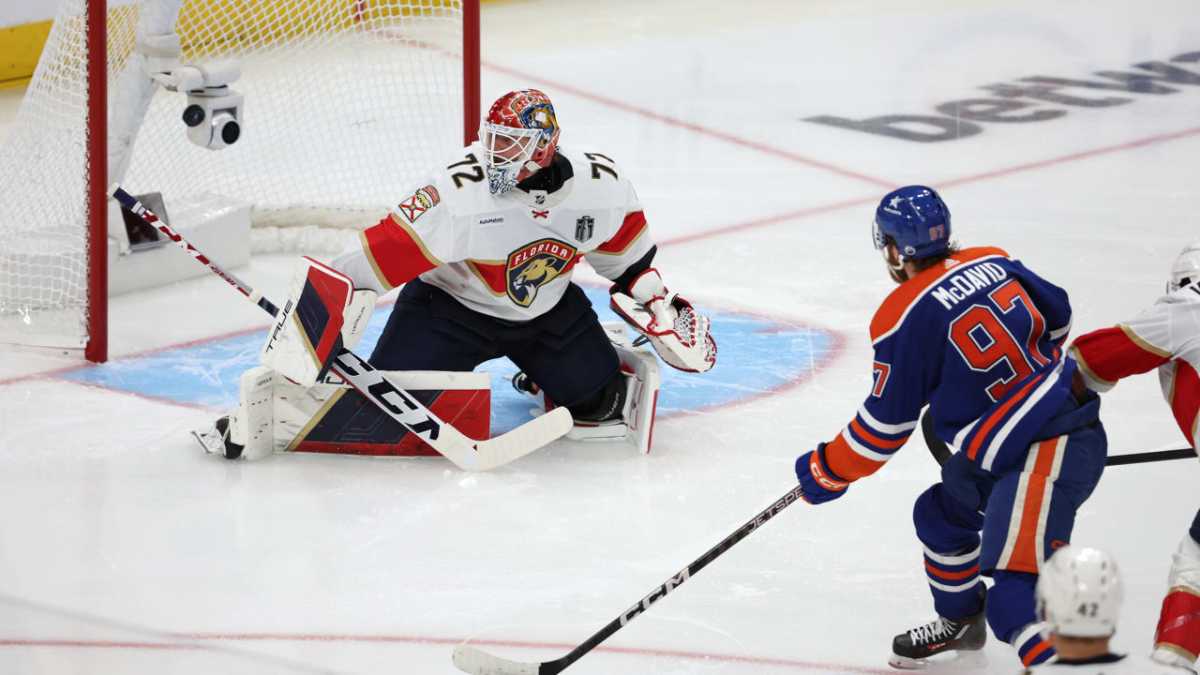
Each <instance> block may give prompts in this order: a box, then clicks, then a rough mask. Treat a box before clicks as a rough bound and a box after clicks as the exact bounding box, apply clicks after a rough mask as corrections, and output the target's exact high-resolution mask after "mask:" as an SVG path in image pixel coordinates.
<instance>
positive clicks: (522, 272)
mask: <svg viewBox="0 0 1200 675" xmlns="http://www.w3.org/2000/svg"><path fill="white" fill-rule="evenodd" d="M575 254H576V250H575V248H574V247H573V246H570V245H568V244H564V243H563V242H561V241H558V240H557V239H539V240H538V241H535V242H533V243H532V244H528V245H526V246H522V247H521V248H519V249H517V250H516V251H513V252H512V253H511V254H509V256H508V265H507V266H506V270H507V275H508V297H509V298H510V299H511V300H512V301H513V302H515V303H517V304H518V305H520V306H522V307H528V306H530V305H532V304H533V300H534V298H536V297H537V292H538V289H539V288H541V287H542V286H545V285H546V284H548V283H550V282H551V281H554V280H555V279H557V278H558V277H559V275H561V274H563V273H564V272H567V271H568V270H569V269H570V266H571V263H572V261H574V260H575Z"/></svg>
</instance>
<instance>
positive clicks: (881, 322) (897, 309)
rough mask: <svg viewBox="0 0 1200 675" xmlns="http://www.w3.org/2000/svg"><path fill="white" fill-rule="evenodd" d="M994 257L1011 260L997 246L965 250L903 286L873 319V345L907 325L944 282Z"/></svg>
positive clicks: (886, 301)
mask: <svg viewBox="0 0 1200 675" xmlns="http://www.w3.org/2000/svg"><path fill="white" fill-rule="evenodd" d="M992 257H997V258H1007V257H1008V253H1007V252H1005V251H1004V249H1000V248H996V247H994V246H979V247H976V248H968V249H964V250H962V251H959V252H958V253H955V254H954V255H952V256H950V257H949V258H947V259H946V260H945V261H944V262H941V263H938V264H936V265H934V266H933V267H930V268H929V269H927V270H925V271H923V272H921V273H919V274H917V276H915V277H913V278H912V279H909V280H908V281H905V282H904V283H902V284H900V286H899V288H897V289H896V290H894V291H892V292H891V293H890V294H889V295H888V296H887V298H885V299H884V301H883V304H882V305H880V306H879V309H878V310H876V312H875V316H874V318H872V319H871V342H878V341H879V340H881V339H882V338H884V337H887V335H888V334H889V333H891V332H892V331H893V330H895V329H896V328H898V327H899V326H900V324H901V323H903V322H904V317H906V316H907V315H908V312H909V310H910V309H912V308H913V307H914V306H915V305H916V304H917V302H918V301H919V300H920V299H921V298H922V297H924V296H925V293H926V292H927V291H928V290H929V289H930V288H932V287H933V286H936V285H937V284H938V282H940V281H941V280H942V279H943V278H945V277H948V276H950V275H951V274H954V273H955V272H957V271H958V270H959V268H961V267H962V266H963V265H964V264H966V263H971V262H976V261H978V260H983V259H984V258H992ZM946 265H950V267H946Z"/></svg>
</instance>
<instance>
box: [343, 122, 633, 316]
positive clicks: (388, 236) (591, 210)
mask: <svg viewBox="0 0 1200 675" xmlns="http://www.w3.org/2000/svg"><path fill="white" fill-rule="evenodd" d="M483 157H484V153H483V148H482V147H481V146H480V145H478V144H477V143H476V144H472V145H470V146H467V147H466V148H465V149H464V150H463V153H462V154H461V155H459V156H458V157H457V158H456V159H454V160H452V161H450V162H448V163H447V165H446V167H445V168H444V169H442V170H440V171H438V172H437V173H435V174H434V175H432V176H430V177H429V178H428V180H426V181H423V182H422V184H421V185H420V186H419V187H417V188H416V189H414V190H413V191H412V192H411V193H408V195H407V196H406V197H405V198H404V200H403V201H401V202H400V203H399V204H397V205H396V206H395V207H394V208H393V209H392V210H391V213H390V214H389V215H388V217H386V218H384V219H383V220H382V221H380V222H379V223H378V224H377V225H374V226H373V227H370V228H368V229H367V230H365V231H364V232H363V234H362V236H361V237H360V244H361V246H360V247H359V248H357V249H354V250H351V251H348V252H346V253H343V254H342V255H340V256H338V257H337V258H336V259H334V260H333V261H332V262H331V265H332V266H333V267H334V268H336V269H338V270H340V271H341V272H343V273H345V274H346V275H347V276H349V277H350V278H351V279H352V280H353V281H354V283H355V286H356V287H359V288H371V289H374V290H376V291H379V292H384V291H387V290H390V289H392V288H395V287H397V286H400V285H402V284H404V283H405V282H407V281H410V280H411V279H414V278H416V277H418V276H419V277H420V278H421V280H423V281H425V282H427V283H429V284H432V285H433V286H436V287H438V288H440V289H442V290H444V291H446V292H447V293H449V294H450V295H452V296H453V297H454V298H456V299H457V300H458V301H459V302H461V303H462V304H463V305H465V306H467V307H469V308H470V309H473V310H475V311H477V312H480V313H483V314H486V315H489V316H493V317H497V318H499V319H504V320H508V321H527V320H529V319H533V318H535V317H537V316H539V315H541V314H543V313H545V312H546V311H548V310H550V309H551V308H552V307H554V305H555V304H556V303H557V302H558V301H559V299H560V298H562V295H563V293H564V292H565V290H566V288H567V284H568V283H569V280H570V278H571V273H572V270H573V269H574V267H575V265H576V264H577V263H578V262H579V260H580V259H581V258H582V257H583V256H584V255H585V254H586V255H587V259H588V262H589V264H590V265H591V266H592V267H593V268H594V269H595V270H596V271H597V272H599V273H600V274H601V275H602V276H604V277H606V278H608V279H616V278H617V277H619V276H620V275H621V274H622V273H623V272H625V271H626V270H627V269H628V268H629V267H630V265H631V264H632V263H634V262H636V261H638V260H639V259H641V258H642V257H643V256H645V255H646V254H647V253H648V252H649V251H650V249H651V248H652V246H653V243H652V242H651V240H650V236H649V235H648V233H647V232H646V218H645V216H644V214H643V213H642V207H641V204H640V202H639V201H638V198H637V194H636V193H635V191H634V189H633V186H632V185H631V184H630V182H629V181H628V180H627V179H626V177H625V176H624V174H623V173H622V172H621V170H620V169H619V168H618V167H617V166H616V164H615V163H614V162H613V161H612V160H611V159H610V158H609V157H607V156H605V155H603V154H600V153H596V152H574V151H571V150H569V149H566V148H560V149H559V153H558V154H557V155H556V156H555V158H554V161H553V162H552V163H551V165H550V166H549V167H547V168H545V169H543V170H542V172H547V171H550V172H557V174H556V175H557V177H558V178H559V179H560V180H558V181H554V182H555V184H556V187H555V189H553V190H552V191H547V190H534V189H530V190H528V191H526V190H523V189H521V188H520V187H518V188H517V189H514V190H511V191H509V192H507V193H505V194H502V195H493V194H491V192H489V190H488V183H487V180H486V178H485V170H484V165H483V163H482V158H483ZM542 172H539V174H538V176H540V175H541V173H542ZM536 177H537V176H535V178H536Z"/></svg>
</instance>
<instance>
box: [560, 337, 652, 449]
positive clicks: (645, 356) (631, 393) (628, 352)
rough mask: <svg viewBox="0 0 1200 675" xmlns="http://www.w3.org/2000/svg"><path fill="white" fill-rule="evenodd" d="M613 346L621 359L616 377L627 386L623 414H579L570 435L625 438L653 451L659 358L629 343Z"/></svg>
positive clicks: (588, 438)
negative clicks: (591, 417)
mask: <svg viewBox="0 0 1200 675" xmlns="http://www.w3.org/2000/svg"><path fill="white" fill-rule="evenodd" d="M626 344H627V343H626ZM613 347H614V348H615V349H616V350H617V355H618V356H619V357H620V359H621V373H620V376H619V377H618V378H615V379H616V380H617V381H620V382H621V384H622V386H623V389H624V395H623V397H622V398H623V404H622V407H621V414H620V416H619V417H617V418H614V419H611V420H607V421H603V422H588V421H584V420H579V419H578V418H577V419H576V421H575V427H574V428H573V429H572V430H571V431H570V432H568V433H567V438H570V439H572V440H580V441H614V440H624V441H627V442H628V443H630V444H631V445H633V447H635V448H637V449H638V451H639V452H641V453H642V454H646V453H648V452H650V446H651V444H652V442H653V440H654V416H655V413H656V412H657V408H658V388H659V383H660V382H661V380H660V375H659V371H658V361H657V360H656V359H655V358H654V355H653V354H651V353H650V352H648V351H646V350H645V349H636V348H633V347H628V346H625V345H624V344H622V343H620V342H617V341H615V340H614V344H613Z"/></svg>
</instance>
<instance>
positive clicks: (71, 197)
mask: <svg viewBox="0 0 1200 675" xmlns="http://www.w3.org/2000/svg"><path fill="white" fill-rule="evenodd" d="M164 45H166V46H167V47H171V46H172V45H173V46H174V50H175V51H174V54H176V55H177V56H176V57H172V58H164V56H163V54H164V53H167V52H169V51H170V50H169V49H167V51H166V52H164ZM167 61H174V62H177V63H178V64H181V65H184V66H189V67H197V68H199V69H200V70H202V71H203V72H206V73H212V72H220V73H227V72H228V73H233V74H235V75H236V79H233V80H232V81H230V82H228V83H227V84H228V88H227V89H229V90H232V91H229V92H227V89H221V90H220V91H222V92H227V93H233V94H236V95H237V96H238V97H240V99H239V100H240V105H238V106H237V107H236V110H237V113H236V114H237V115H238V117H237V120H236V121H237V122H238V125H235V126H237V129H236V131H237V132H238V133H236V134H234V135H233V136H231V138H233V139H234V140H232V141H230V142H229V143H210V144H209V145H210V146H212V145H225V146H226V147H223V148H221V149H215V150H214V149H210V148H209V147H204V146H203V144H202V143H199V142H197V140H196V137H195V136H194V135H193V134H191V133H190V132H191V131H194V130H196V129H193V128H190V127H189V124H191V121H189V122H187V123H185V119H186V116H185V115H184V112H185V109H187V108H188V107H189V105H190V104H191V103H192V102H194V101H195V100H197V99H195V98H194V97H193V95H196V94H198V92H199V91H200V90H197V89H193V88H192V87H193V86H196V85H195V83H194V82H192V81H190V80H188V81H187V82H191V84H188V85H187V88H186V91H169V90H168V89H170V88H171V87H170V86H164V83H165V82H166V81H165V80H164V79H163V78H161V77H158V78H156V77H153V76H152V75H153V73H154V72H156V69H158V68H160V67H161V65H162V64H163V63H165V62H167ZM205 84H208V81H207V80H205ZM179 88H180V89H184V87H183V86H180V87H179ZM206 91H207V90H206ZM214 91H215V90H214ZM208 100H216V99H208ZM220 100H221V101H224V100H225V99H220ZM231 100H232V99H231ZM202 102H203V101H202ZM208 112H210V113H211V112H212V111H211V110H210V111H208ZM214 119H215V118H213V117H212V116H211V115H210V116H209V117H208V118H206V119H205V121H204V122H203V123H201V125H200V126H201V128H200V129H199V131H206V130H205V128H204V124H208V123H209V122H210V120H214ZM479 119H480V89H479V0H107V2H106V1H105V0H60V5H59V7H58V11H57V14H56V18H55V20H54V24H53V26H52V28H51V31H50V35H49V37H48V39H47V42H46V46H45V48H44V50H43V53H42V57H41V59H40V60H39V62H38V66H37V69H36V71H35V73H34V75H33V79H32V80H31V82H30V84H29V86H28V88H27V91H26V94H25V97H24V99H23V100H22V103H21V106H20V108H19V110H18V113H17V117H16V119H15V120H14V123H13V126H12V127H10V128H9V130H8V135H7V136H6V137H5V138H4V139H3V143H2V144H0V343H16V344H23V345H39V346H49V347H56V348H65V349H80V348H82V350H83V352H84V355H85V357H86V358H88V359H89V360H93V361H103V360H105V358H106V355H107V350H108V344H107V326H106V324H107V297H108V289H109V288H110V284H109V280H108V278H107V277H106V274H109V273H110V271H106V263H107V262H108V261H110V260H111V261H115V262H114V263H113V264H114V265H117V266H118V267H119V266H120V265H121V264H122V262H123V259H122V258H121V257H120V256H121V255H129V251H128V250H125V249H122V250H120V251H119V254H118V252H117V249H116V248H114V241H113V239H112V238H110V236H109V235H110V233H111V232H112V231H113V230H112V228H113V227H114V224H113V223H111V222H110V220H113V219H112V218H111V217H110V214H111V213H112V210H111V209H112V206H111V205H110V204H109V203H108V200H107V196H106V190H107V187H108V185H109V184H110V183H112V182H116V181H120V182H121V183H122V184H123V185H124V186H125V187H126V188H127V189H128V190H129V191H130V192H133V193H161V195H162V199H163V201H164V203H165V207H166V208H165V210H166V211H167V213H168V216H169V215H170V214H171V213H172V212H173V211H176V210H177V208H178V207H179V206H180V205H185V204H188V203H190V201H189V200H208V201H205V202H204V203H209V202H211V201H212V200H213V199H214V196H217V197H220V198H221V199H228V200H229V201H230V202H231V203H237V204H244V205H248V209H249V212H250V214H251V215H250V220H251V222H252V225H253V231H254V232H256V233H257V232H259V231H260V230H261V231H262V232H269V231H271V230H275V229H282V230H286V231H288V232H289V234H290V233H291V232H293V231H306V230H309V229H314V230H328V229H329V228H361V227H365V226H367V225H370V224H373V222H374V220H377V219H378V215H379V214H381V213H382V212H383V211H384V210H385V209H386V208H387V207H388V205H390V204H391V203H393V202H394V201H395V200H396V199H398V198H399V197H400V196H401V195H400V194H399V192H400V191H402V190H403V189H404V188H406V187H407V186H408V183H410V182H412V181H415V180H418V179H419V178H420V176H421V175H422V174H423V173H424V172H426V171H428V169H429V166H430V165H431V163H433V162H436V161H439V160H440V159H441V158H442V157H443V156H444V155H445V154H446V152H447V151H448V150H450V149H452V148H453V147H455V144H459V143H462V144H466V143H468V142H470V141H471V140H472V139H473V137H474V135H475V133H476V131H477V129H478V125H479ZM459 120H461V121H462V126H461V127H460V126H459ZM193 121H194V120H193ZM213 133H214V134H217V133H220V130H218V129H217V127H215V126H214V127H213ZM116 227H120V225H116ZM256 241H257V240H256ZM264 241H267V242H271V241H274V239H272V238H271V237H270V236H267V238H266V239H265V240H264ZM289 241H290V240H289ZM303 241H307V240H303ZM255 246H256V247H259V248H260V249H261V248H262V247H261V246H259V244H257V243H256V244H255ZM265 246H266V248H267V249H270V248H271V245H270V244H269V243H268V244H267V245H265ZM301 246H303V245H301ZM127 248H128V247H126V249H127ZM283 248H284V249H286V250H303V248H302V247H301V248H299V249H297V248H296V246H295V245H292V246H290V247H283ZM132 255H133V256H136V255H138V253H136V252H135V253H132Z"/></svg>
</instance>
